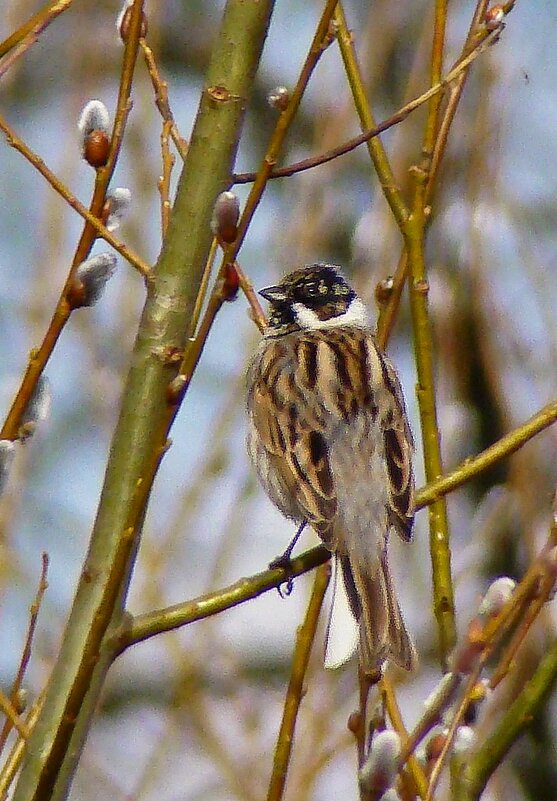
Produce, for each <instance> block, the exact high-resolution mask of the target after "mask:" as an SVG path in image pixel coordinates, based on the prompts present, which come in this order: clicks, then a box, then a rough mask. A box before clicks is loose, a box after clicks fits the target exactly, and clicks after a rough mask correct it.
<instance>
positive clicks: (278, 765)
mask: <svg viewBox="0 0 557 801" xmlns="http://www.w3.org/2000/svg"><path fill="white" fill-rule="evenodd" d="M330 575H331V567H330V564H329V563H327V564H325V565H321V567H318V568H317V571H316V574H315V581H314V585H313V591H312V594H311V598H310V601H309V605H308V609H307V612H306V617H305V620H304V622H303V624H302V626H301V627H300V629H299V631H298V637H297V639H296V647H295V649H294V658H293V661H292V672H291V674H290V681H289V683H288V690H287V692H286V700H285V702H284V712H283V715H282V722H281V724H280V731H279V736H278V739H277V745H276V748H275V758H274V762H273V773H272V775H271V781H270V783H269V790H268V793H267V801H280V799H281V798H282V796H283V793H284V786H285V783H286V773H287V770H288V764H289V762H290V756H291V753H292V745H293V741H294V728H295V726H296V718H297V717H298V710H299V708H300V703H301V701H302V697H303V694H304V678H305V675H306V670H307V666H308V662H309V656H310V653H311V647H312V645H313V640H314V638H315V631H316V629H317V623H318V621H319V613H320V611H321V606H322V604H323V598H324V596H325V591H326V590H327V585H328V584H329V578H330Z"/></svg>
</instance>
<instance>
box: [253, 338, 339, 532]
mask: <svg viewBox="0 0 557 801" xmlns="http://www.w3.org/2000/svg"><path fill="white" fill-rule="evenodd" d="M283 339H285V340H287V339H288V338H287V337H285V338H283ZM292 345H293V343H292V342H289V341H286V342H284V341H283V340H282V339H281V340H271V343H270V344H269V345H268V346H267V347H264V348H262V349H261V351H260V353H259V355H258V359H257V361H256V362H255V363H254V365H253V367H252V370H251V371H250V378H249V380H248V386H249V392H248V412H249V415H250V420H251V425H252V426H253V428H254V431H255V432H256V435H255V437H254V438H255V439H256V440H257V443H258V447H259V449H260V453H259V462H261V458H263V459H264V460H267V461H268V463H269V464H268V468H267V470H266V473H267V475H263V471H262V470H261V464H260V465H259V468H260V475H261V478H262V480H263V483H264V484H265V486H266V488H267V490H268V491H269V493H270V494H271V496H272V498H273V500H274V501H275V503H276V504H277V506H278V507H279V508H280V509H281V510H282V511H283V512H284V514H287V515H288V516H290V517H295V518H298V519H305V520H307V521H308V522H309V523H310V524H311V525H314V526H315V527H316V528H317V529H319V530H321V529H323V530H326V528H327V526H328V522H329V521H330V520H331V519H332V518H333V517H334V515H335V512H336V498H335V493H334V488H333V481H332V477H331V472H330V469H329V462H328V454H327V445H326V441H325V438H324V436H323V432H324V428H325V423H324V417H325V416H326V413H325V412H324V410H323V408H322V407H320V405H319V403H318V402H317V400H316V397H315V392H307V391H306V390H307V382H305V381H304V378H303V376H302V370H301V366H300V365H299V364H296V362H295V359H296V355H295V353H294V352H293V350H292ZM261 449H263V450H262V452H261ZM256 461H257V459H256ZM263 469H264V470H265V468H263Z"/></svg>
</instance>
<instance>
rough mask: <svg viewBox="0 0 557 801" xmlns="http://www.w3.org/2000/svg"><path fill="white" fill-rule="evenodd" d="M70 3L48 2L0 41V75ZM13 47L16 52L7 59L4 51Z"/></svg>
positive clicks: (61, 1)
mask: <svg viewBox="0 0 557 801" xmlns="http://www.w3.org/2000/svg"><path fill="white" fill-rule="evenodd" d="M72 3H73V0H54V2H53V3H48V4H47V5H46V6H44V7H43V8H41V10H40V11H37V13H36V14H34V15H33V16H32V17H31V18H30V19H28V20H27V22H25V23H24V24H23V25H21V26H20V27H19V28H18V29H17V31H14V32H13V33H12V34H10V36H8V38H7V39H4V41H3V42H1V43H0V58H2V59H3V60H2V62H1V63H0V76H1V75H3V74H4V73H5V72H6V70H8V69H9V68H10V67H11V66H12V64H13V62H14V61H15V58H19V56H21V55H23V53H24V52H25V51H26V50H28V49H29V47H30V46H31V45H32V44H34V43H35V42H36V41H37V39H38V38H39V34H41V33H42V32H43V31H44V30H45V28H47V27H48V25H50V23H51V22H53V21H54V20H55V19H56V17H58V16H59V15H60V14H62V12H63V11H66V9H67V8H68V7H69V6H70V5H71V4H72ZM14 48H16V53H15V54H14V55H15V58H14V59H10V60H9V61H8V59H6V58H4V57H5V55H6V53H8V52H9V51H10V50H13V49H14Z"/></svg>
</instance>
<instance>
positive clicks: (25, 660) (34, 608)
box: [0, 553, 48, 751]
mask: <svg viewBox="0 0 557 801" xmlns="http://www.w3.org/2000/svg"><path fill="white" fill-rule="evenodd" d="M47 572H48V554H46V553H43V555H42V567H41V576H40V579H39V586H38V588H37V592H36V594H35V599H34V601H33V603H32V604H31V609H30V616H29V626H28V628H27V636H26V638H25V646H24V648H23V652H22V654H21V659H20V662H19V667H18V670H17V674H16V677H15V679H14V681H13V684H12V688H11V691H10V699H11V704H12V706H13V705H14V704H15V703H16V699H17V696H18V693H19V691H20V689H21V685H22V683H23V678H24V676H25V671H26V670H27V665H28V664H29V660H30V659H31V647H32V643H33V637H34V634H35V629H36V627H37V618H38V616H39V610H40V608H41V603H42V600H43V596H44V594H45V592H46V590H47V588H48V581H47V578H46V577H47ZM11 724H12V720H11V718H10V717H6V720H5V721H4V725H3V727H2V732H1V733H0V751H2V750H3V748H4V745H5V744H6V740H7V738H8V734H9V733H10V730H11V727H12V726H11ZM25 736H26V737H27V736H28V732H27V734H26V735H25Z"/></svg>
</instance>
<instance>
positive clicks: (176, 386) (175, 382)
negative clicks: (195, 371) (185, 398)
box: [166, 375, 188, 406]
mask: <svg viewBox="0 0 557 801" xmlns="http://www.w3.org/2000/svg"><path fill="white" fill-rule="evenodd" d="M187 385H188V379H187V378H186V376H185V375H177V376H176V378H174V379H172V381H171V382H170V384H169V385H168V387H167V388H166V401H167V403H169V404H170V405H171V406H175V405H176V404H177V403H178V401H179V400H180V398H181V397H182V395H183V393H184V392H185V391H186V387H187Z"/></svg>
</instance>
